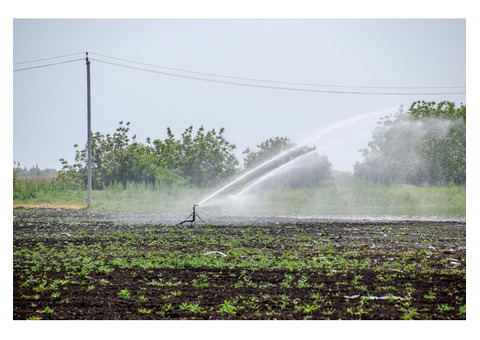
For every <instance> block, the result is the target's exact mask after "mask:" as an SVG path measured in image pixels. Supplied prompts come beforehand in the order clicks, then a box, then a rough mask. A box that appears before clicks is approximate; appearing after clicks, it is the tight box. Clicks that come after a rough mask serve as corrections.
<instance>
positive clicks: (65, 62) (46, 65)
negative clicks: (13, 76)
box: [13, 58, 85, 72]
mask: <svg viewBox="0 0 480 340" xmlns="http://www.w3.org/2000/svg"><path fill="white" fill-rule="evenodd" d="M80 60H85V59H84V58H81V59H73V60H67V61H61V62H58V63H52V64H44V65H37V66H32V67H26V68H18V69H16V70H13V72H18V71H27V70H33V69H36V68H42V67H49V66H55V65H61V64H68V63H73V62H75V61H80Z"/></svg>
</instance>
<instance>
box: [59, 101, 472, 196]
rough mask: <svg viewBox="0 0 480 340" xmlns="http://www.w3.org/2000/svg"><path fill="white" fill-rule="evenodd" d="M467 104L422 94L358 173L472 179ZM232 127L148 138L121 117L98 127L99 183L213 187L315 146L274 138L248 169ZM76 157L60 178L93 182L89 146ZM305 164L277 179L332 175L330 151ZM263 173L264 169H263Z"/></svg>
mask: <svg viewBox="0 0 480 340" xmlns="http://www.w3.org/2000/svg"><path fill="white" fill-rule="evenodd" d="M465 123H466V107H465V105H461V106H460V107H456V106H455V104H454V103H452V102H448V101H443V102H440V103H438V104H437V103H435V102H425V101H417V102H414V103H413V104H412V105H411V106H410V108H409V110H408V111H407V112H403V111H402V110H400V111H399V112H397V113H395V114H392V115H389V116H387V117H384V118H382V119H381V121H380V122H379V124H378V126H377V128H376V129H375V130H374V132H373V135H372V139H371V141H370V142H369V143H368V147H367V148H365V149H362V150H360V152H361V154H362V156H363V160H362V161H360V162H356V163H355V165H354V175H355V177H357V178H359V179H361V180H366V181H370V182H375V183H381V184H385V185H390V184H412V185H424V184H429V185H445V184H455V185H464V184H465V181H466V125H465ZM224 133H225V129H224V128H221V129H219V130H218V131H217V130H215V129H212V130H206V129H205V128H204V127H203V126H201V127H200V128H198V129H197V130H196V131H194V129H193V127H192V126H190V127H188V128H186V129H185V131H184V132H183V133H182V134H181V136H180V137H179V138H177V137H176V136H175V135H174V134H173V132H172V130H171V129H170V128H167V135H166V138H165V139H163V140H161V139H155V140H152V139H151V138H147V139H146V143H140V142H138V141H137V139H136V136H135V135H133V136H130V123H129V122H127V123H124V122H120V123H119V127H118V128H117V129H116V130H115V132H114V133H113V134H106V135H104V134H102V133H100V132H95V133H93V134H92V177H93V188H94V189H96V190H102V189H105V188H107V187H109V186H111V185H116V184H120V185H122V186H123V188H126V187H127V184H128V183H135V184H142V183H143V184H145V185H152V186H155V187H172V186H175V185H183V186H191V187H200V188H201V187H213V186H217V185H219V184H221V183H224V182H225V181H227V180H229V179H231V178H232V177H233V176H235V175H238V174H239V173H241V172H242V171H248V170H250V169H252V168H254V167H255V166H257V165H258V164H260V163H262V162H264V161H266V160H267V159H269V158H271V157H273V156H274V155H276V154H278V153H281V152H284V151H285V150H291V149H294V151H292V152H290V153H289V154H288V155H287V156H285V157H282V158H281V159H279V160H278V161H276V162H273V163H272V164H270V167H266V168H265V169H263V173H265V172H268V171H270V170H271V169H273V168H274V167H278V166H280V165H282V164H285V163H287V162H289V161H291V160H293V159H295V158H296V157H299V156H300V155H302V154H306V153H308V152H310V151H312V150H314V148H311V147H308V146H304V147H301V148H295V144H294V143H293V142H291V141H290V140H289V139H288V138H286V137H275V138H269V139H267V140H265V141H263V142H261V143H260V144H258V145H257V149H256V150H251V149H250V148H247V149H246V150H245V151H244V152H243V155H244V159H243V168H242V167H240V162H239V160H238V159H237V157H236V155H235V153H234V151H235V149H236V145H235V144H233V143H231V142H229V141H228V140H227V139H226V138H225V136H224ZM74 147H75V158H74V164H72V165H70V164H69V163H68V162H67V161H66V160H64V159H61V160H60V161H61V163H62V170H61V171H60V172H59V176H58V177H59V179H63V180H67V181H69V182H71V183H75V184H77V185H86V181H87V167H86V164H87V149H86V147H85V148H79V146H78V145H75V146H74ZM314 158H315V159H314V160H313V161H309V162H308V163H305V165H304V166H303V167H304V171H303V172H302V174H301V175H300V176H289V177H287V176H282V177H281V178H277V179H275V180H272V181H270V182H269V183H270V185H273V186H282V187H290V188H291V187H302V186H303V187H305V186H307V187H316V186H321V185H328V184H329V183H331V180H332V170H331V163H330V162H329V161H328V159H327V157H325V156H320V155H318V154H317V153H315V155H314ZM261 174H262V172H259V173H258V175H261Z"/></svg>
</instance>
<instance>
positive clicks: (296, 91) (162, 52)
mask: <svg viewBox="0 0 480 340" xmlns="http://www.w3.org/2000/svg"><path fill="white" fill-rule="evenodd" d="M85 52H89V58H90V62H91V101H92V102H91V103H92V105H91V107H92V130H93V132H96V131H99V132H101V133H103V134H107V133H113V132H114V131H115V129H116V128H117V127H118V124H119V122H120V121H124V122H127V121H128V122H130V123H131V124H130V128H131V134H135V135H136V136H137V141H138V142H141V143H145V140H146V138H147V137H150V138H152V139H157V138H159V139H164V138H165V137H166V129H167V127H170V128H171V129H172V131H173V133H174V134H175V136H176V137H177V138H180V136H181V133H182V132H183V131H184V130H185V129H186V128H187V127H189V126H191V125H192V126H193V127H194V131H196V130H197V129H198V128H199V127H200V126H204V127H205V129H208V130H211V129H213V128H214V129H216V130H218V129H220V128H222V127H223V128H225V137H226V138H227V140H228V141H229V142H231V143H234V144H236V146H237V148H236V151H235V153H236V155H237V157H238V159H239V160H240V162H241V161H242V160H243V154H242V152H243V151H244V150H245V149H246V148H250V149H252V150H256V145H258V144H260V143H261V142H262V141H264V140H265V139H267V138H273V137H287V138H289V139H290V140H291V141H293V142H295V143H297V144H299V143H302V142H303V141H304V140H312V138H313V140H314V141H313V142H312V143H310V145H315V146H316V147H317V149H318V150H319V152H320V153H322V154H325V155H326V156H327V157H328V159H329V161H330V162H331V163H332V168H333V169H336V170H340V171H353V164H354V163H355V161H359V160H361V154H360V152H359V150H360V149H362V148H365V147H366V146H367V143H368V141H369V140H370V139H371V133H372V130H373V129H374V127H375V126H376V123H377V122H378V119H379V118H380V117H382V116H384V115H386V114H390V113H395V112H397V111H398V109H399V108H400V107H401V106H403V108H404V109H405V110H407V109H408V108H409V106H410V105H411V104H412V103H413V102H414V101H417V100H427V101H435V102H438V101H442V100H449V101H453V102H455V104H457V105H460V104H461V103H463V104H466V95H465V94H464V93H465V91H466V89H465V87H464V86H466V21H465V19H302V18H291V19H274V18H271V19H221V18H215V19H168V18H167V19H14V20H13V70H17V71H14V72H13V160H14V161H15V162H19V163H20V164H21V167H22V168H23V167H24V166H25V167H27V168H30V167H31V166H34V165H37V164H38V166H39V167H40V168H42V169H43V168H54V169H57V170H59V169H60V168H61V163H60V161H59V159H60V158H65V159H66V160H68V161H69V163H70V164H72V163H73V159H74V147H73V145H74V144H79V145H81V146H83V145H85V143H86V138H87V132H86V129H87V118H86V116H87V91H86V85H87V78H86V63H85ZM62 56H67V57H62ZM57 57H58V58H57ZM50 58H53V59H50ZM32 60H40V61H38V62H33V63H24V62H25V61H32ZM127 60H128V61H131V62H127ZM64 61H68V63H62V62H64ZM70 61H71V62H70ZM133 62H135V63H133ZM56 63H61V64H57V65H52V66H46V67H37V68H32V69H27V70H21V69H25V68H30V67H36V66H43V65H48V64H56ZM114 64H121V65H124V66H119V65H114ZM152 65H155V67H154V66H152ZM125 66H129V67H128V68H127V67H125ZM131 67H135V69H134V68H131ZM140 69H147V70H149V71H144V70H140ZM179 70H186V71H188V72H185V71H179ZM152 71H153V72H152ZM166 73H168V74H166ZM220 76H222V77H220ZM251 79H255V80H266V81H263V82H260V81H254V80H251ZM211 80H215V82H213V81H211ZM302 84H314V85H308V86H307V85H302ZM320 85H321V86H320ZM325 85H328V86H325ZM445 87H450V88H445ZM285 88H287V89H285ZM380 93H389V94H388V95H385V94H380ZM404 93H409V95H403V94H404ZM429 93H435V94H429ZM445 93H460V94H445ZM462 93H463V94H462ZM360 116H362V117H365V118H364V119H358V120H356V119H355V117H360ZM352 119H353V120H352ZM349 120H350V121H351V123H346V124H342V122H347V121H349ZM332 126H338V127H337V128H334V129H330V132H328V133H322V131H324V130H326V129H327V130H328V129H329V127H332ZM314 137H319V138H316V139H315V138H314Z"/></svg>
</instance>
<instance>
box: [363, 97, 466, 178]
mask: <svg viewBox="0 0 480 340" xmlns="http://www.w3.org/2000/svg"><path fill="white" fill-rule="evenodd" d="M465 122H466V107H465V106H464V105H461V106H460V107H458V108H457V107H455V104H454V103H451V102H447V101H443V102H440V103H438V104H437V103H435V102H425V101H417V102H414V103H413V104H412V105H411V106H410V109H409V111H408V112H407V113H404V112H403V111H402V110H400V111H399V112H398V113H397V114H395V115H391V116H387V117H384V118H383V119H382V120H381V121H380V122H379V126H378V127H377V128H376V129H375V131H374V133H373V136H372V140H371V141H370V142H369V143H368V148H366V149H363V150H361V152H362V156H363V161H361V162H357V163H356V164H355V166H354V170H355V176H357V177H358V178H362V179H366V180H370V181H374V182H378V183H382V184H387V185H388V184H394V183H404V184H412V185H423V184H425V183H428V184H430V185H444V184H449V183H453V184H457V185H462V184H465V181H466V128H465Z"/></svg>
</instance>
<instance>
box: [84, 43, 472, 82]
mask: <svg viewBox="0 0 480 340" xmlns="http://www.w3.org/2000/svg"><path fill="white" fill-rule="evenodd" d="M90 54H93V55H97V56H100V57H104V58H110V59H114V60H119V61H123V62H128V63H133V64H138V65H143V66H149V67H156V68H162V69H166V70H171V71H179V72H185V73H191V74H198V75H204V76H212V77H220V78H227V79H236V80H247V81H255V82H263V83H272V84H285V85H300V86H316V87H329V88H356V89H396V90H414V89H415V90H419V89H424V90H425V89H454V88H465V87H466V86H359V85H326V84H316V83H298V82H286V81H278V80H266V79H258V78H244V77H234V76H226V75H221V74H215V73H206V72H198V71H192V70H187V69H180V68H173V67H166V66H161V65H155V64H148V63H143V62H138V61H134V60H129V59H123V58H117V57H112V56H108V55H105V54H100V53H94V52H90ZM97 61H99V60H97Z"/></svg>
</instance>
